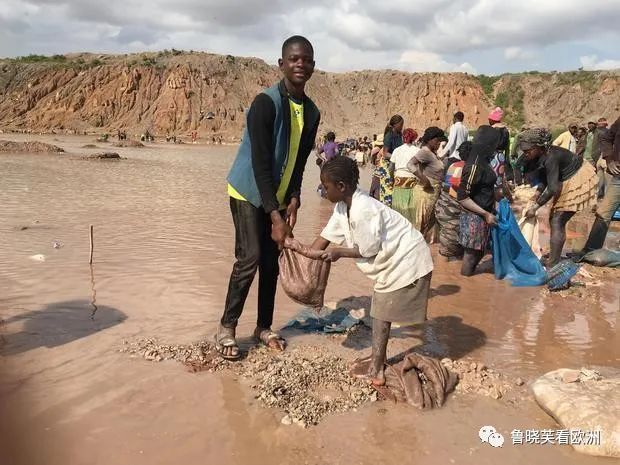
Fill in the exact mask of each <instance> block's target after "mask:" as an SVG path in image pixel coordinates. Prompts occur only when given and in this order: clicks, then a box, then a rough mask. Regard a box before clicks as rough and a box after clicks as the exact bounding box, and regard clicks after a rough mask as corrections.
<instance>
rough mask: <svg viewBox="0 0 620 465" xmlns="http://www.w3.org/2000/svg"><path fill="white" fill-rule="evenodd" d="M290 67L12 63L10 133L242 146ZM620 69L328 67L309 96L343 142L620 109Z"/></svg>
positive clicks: (5, 84)
mask: <svg viewBox="0 0 620 465" xmlns="http://www.w3.org/2000/svg"><path fill="white" fill-rule="evenodd" d="M278 78H279V73H278V70H277V69H276V68H274V67H272V66H269V65H267V64H266V63H265V62H264V61H262V60H259V59H256V58H240V57H233V56H230V55H227V56H223V55H213V54H208V53H197V52H179V51H175V50H173V51H172V52H169V51H164V52H159V53H144V54H136V55H123V56H111V55H92V54H77V55H66V56H59V55H56V56H54V57H36V56H31V57H25V58H21V59H7V60H0V129H3V130H18V131H33V132H50V131H63V130H64V131H68V132H74V131H75V132H85V131H88V132H92V131H95V132H113V131H115V130H116V129H123V130H127V131H128V132H129V133H130V134H134V135H139V134H141V133H142V132H144V131H145V130H146V129H149V131H150V132H152V133H154V134H155V135H158V136H165V135H167V134H170V135H172V134H175V135H182V134H187V133H188V132H189V131H192V130H194V129H197V130H198V132H199V135H200V136H201V137H203V138H207V139H208V138H210V137H212V136H216V137H218V136H222V137H223V138H224V140H227V141H236V140H239V137H240V135H241V130H242V127H243V124H244V111H245V110H246V109H247V108H248V106H249V104H250V103H251V100H252V98H253V97H254V95H255V94H256V93H258V92H259V91H260V90H261V89H262V88H264V87H267V86H269V85H270V84H271V83H273V82H276V81H277V80H278ZM619 89H620V73H618V72H595V73H592V72H574V73H528V74H521V75H506V76H502V77H500V78H493V79H492V80H491V83H490V84H489V82H488V81H487V82H486V87H485V85H484V82H483V80H481V79H480V78H478V77H475V76H470V75H466V74H455V73H453V74H450V73H445V74H444V73H442V74H439V73H415V74H412V73H405V72H399V71H389V70H383V71H356V72H350V73H327V72H323V71H317V72H316V73H315V76H314V77H313V79H312V80H311V81H310V84H309V89H308V94H309V95H310V96H311V97H312V98H313V99H314V100H315V102H316V103H317V104H318V106H319V108H320V109H321V111H322V125H321V131H327V130H328V129H333V130H335V131H336V132H337V134H338V135H339V137H345V136H348V135H354V136H359V135H369V134H372V133H377V132H380V131H381V130H382V129H383V126H384V124H385V123H386V122H387V119H388V118H389V116H390V115H392V114H394V113H400V114H402V115H403V116H404V117H405V119H406V123H407V126H412V127H415V128H417V129H418V130H422V129H423V128H424V127H426V126H429V125H437V126H440V127H447V126H448V125H449V124H450V123H451V115H452V114H453V113H454V112H455V111H456V110H459V109H460V110H462V111H464V112H465V114H466V123H467V125H468V126H469V127H471V128H474V127H476V126H477V125H479V124H481V123H483V122H484V121H485V116H486V114H487V111H488V110H489V109H490V108H491V107H493V106H494V105H496V104H501V105H502V106H505V107H507V108H508V109H509V112H508V114H509V116H508V122H509V124H511V125H512V126H513V127H519V126H521V125H523V124H546V125H548V126H557V125H564V124H566V123H567V122H569V121H572V120H573V119H575V120H577V121H582V120H583V119H591V118H594V117H598V116H601V115H604V116H607V118H609V119H612V118H614V119H615V117H616V116H617V114H618V112H619V111H620V91H619Z"/></svg>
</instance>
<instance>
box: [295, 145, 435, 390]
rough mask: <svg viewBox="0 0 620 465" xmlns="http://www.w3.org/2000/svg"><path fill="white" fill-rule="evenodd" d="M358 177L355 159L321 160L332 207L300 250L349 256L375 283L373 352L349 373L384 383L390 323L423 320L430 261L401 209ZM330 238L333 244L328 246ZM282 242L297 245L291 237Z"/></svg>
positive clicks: (330, 256) (310, 254) (315, 254)
mask: <svg viewBox="0 0 620 465" xmlns="http://www.w3.org/2000/svg"><path fill="white" fill-rule="evenodd" d="M358 181H359V169H358V167H357V164H356V163H355V161H354V160H351V159H349V158H347V157H337V158H334V159H333V160H330V161H328V162H326V163H325V164H324V165H323V167H322V169H321V183H322V184H323V186H324V188H325V191H326V194H327V198H328V200H329V201H330V202H332V203H335V204H336V206H335V207H334V213H333V214H332V216H331V218H330V220H329V222H328V223H327V226H325V228H324V229H323V231H322V232H321V235H320V236H319V237H318V238H317V239H316V240H315V241H314V243H313V244H312V246H311V249H312V250H311V251H310V252H305V253H304V255H306V256H308V257H311V258H315V259H322V260H326V261H331V262H335V261H337V260H339V259H340V258H353V259H355V260H356V263H357V266H358V267H359V269H360V270H361V271H362V272H363V273H364V274H365V275H366V276H368V277H369V278H370V279H372V280H373V281H374V282H375V285H374V292H373V296H372V306H371V310H370V316H371V317H372V319H373V320H372V353H371V356H370V357H368V358H365V359H360V360H358V361H356V363H355V365H354V366H353V367H352V372H353V373H354V374H355V376H357V377H359V378H364V379H366V380H368V381H369V382H371V383H373V384H375V385H383V384H385V376H384V372H383V370H384V365H385V361H386V351H387V343H388V338H389V336H390V328H391V324H392V323H401V324H418V323H422V322H424V321H425V320H426V309H427V305H428V297H429V293H430V283H431V274H432V271H433V260H432V258H431V252H430V249H429V247H428V245H427V244H426V241H425V240H424V237H423V236H422V234H421V233H420V232H419V231H418V230H416V229H415V228H414V227H413V226H412V225H411V223H410V222H409V221H408V220H407V219H406V218H405V217H404V216H402V215H401V214H400V213H398V212H396V211H394V210H392V209H391V208H390V207H388V206H386V205H384V204H383V203H381V202H379V201H377V200H375V199H374V198H372V197H370V196H369V195H368V194H366V193H365V192H363V191H361V190H359V189H358V188H357V185H358ZM331 243H333V244H335V245H337V246H336V247H331V248H329V249H327V247H328V246H329V245H330V244H331ZM286 246H288V247H289V248H292V249H300V247H299V243H298V242H296V241H294V240H289V241H288V242H287V244H286ZM326 249H327V250H326ZM299 251H300V250H298V252H299Z"/></svg>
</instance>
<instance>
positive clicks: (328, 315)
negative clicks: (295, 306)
mask: <svg viewBox="0 0 620 465" xmlns="http://www.w3.org/2000/svg"><path fill="white" fill-rule="evenodd" d="M360 323H362V320H358V319H357V318H355V317H353V316H352V315H351V314H350V312H349V310H347V309H344V308H337V309H336V310H330V309H328V308H327V307H323V308H322V309H321V312H320V313H316V312H315V311H314V309H311V308H302V309H301V311H300V312H299V313H298V314H297V315H295V318H293V319H292V320H291V321H289V322H288V323H287V324H286V325H284V328H293V329H299V330H301V331H305V332H319V333H344V332H347V331H348V330H350V329H351V328H352V327H353V326H355V325H358V324H360Z"/></svg>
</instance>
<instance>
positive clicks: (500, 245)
mask: <svg viewBox="0 0 620 465" xmlns="http://www.w3.org/2000/svg"><path fill="white" fill-rule="evenodd" d="M497 223H498V225H497V227H495V228H492V229H491V237H492V239H493V266H494V268H495V277H496V278H497V279H509V280H510V281H511V282H512V285H513V286H519V287H524V286H542V285H543V284H545V283H546V282H547V272H546V271H545V269H544V267H543V266H542V264H541V263H540V261H539V260H538V258H536V255H534V252H532V249H531V247H530V246H529V244H528V243H527V241H526V240H525V238H524V237H523V234H521V230H520V229H519V225H518V224H517V220H516V219H515V216H514V214H513V213H512V209H511V208H510V204H509V203H508V200H506V199H502V200H501V201H500V202H499V209H498V212H497Z"/></svg>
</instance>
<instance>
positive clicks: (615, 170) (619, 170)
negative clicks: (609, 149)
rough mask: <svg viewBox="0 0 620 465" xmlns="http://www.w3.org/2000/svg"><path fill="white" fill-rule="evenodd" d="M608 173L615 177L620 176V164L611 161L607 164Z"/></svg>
mask: <svg viewBox="0 0 620 465" xmlns="http://www.w3.org/2000/svg"><path fill="white" fill-rule="evenodd" d="M607 172H608V173H609V174H611V175H613V176H620V162H618V161H616V160H609V161H608V162H607Z"/></svg>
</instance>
